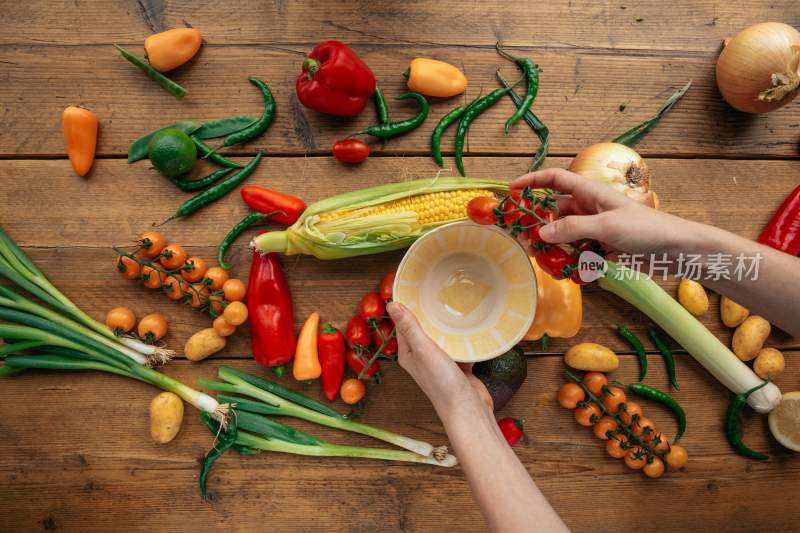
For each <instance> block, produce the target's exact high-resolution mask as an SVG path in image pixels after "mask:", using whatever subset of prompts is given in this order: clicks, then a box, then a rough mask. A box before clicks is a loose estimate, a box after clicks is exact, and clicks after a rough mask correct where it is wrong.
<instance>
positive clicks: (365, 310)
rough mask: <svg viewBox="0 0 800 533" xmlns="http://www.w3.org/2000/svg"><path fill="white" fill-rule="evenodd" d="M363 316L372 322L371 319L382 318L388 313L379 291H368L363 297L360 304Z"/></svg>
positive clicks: (359, 308)
mask: <svg viewBox="0 0 800 533" xmlns="http://www.w3.org/2000/svg"><path fill="white" fill-rule="evenodd" d="M358 310H359V314H360V315H361V318H363V319H364V320H366V321H367V323H369V322H370V320H380V319H381V318H383V317H384V316H385V315H386V304H385V303H384V301H383V299H382V298H381V295H380V294H378V293H377V292H368V293H367V294H365V295H364V297H363V298H361V304H360V305H359V306H358Z"/></svg>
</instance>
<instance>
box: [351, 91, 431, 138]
mask: <svg viewBox="0 0 800 533" xmlns="http://www.w3.org/2000/svg"><path fill="white" fill-rule="evenodd" d="M409 98H413V99H414V100H416V101H417V103H418V104H419V108H420V109H419V113H418V114H417V115H416V116H413V117H411V118H407V119H405V120H400V121H398V122H387V123H385V124H375V125H374V126H370V127H369V128H367V129H365V130H363V131H360V132H358V135H372V136H373V137H378V138H380V139H388V138H390V137H395V136H397V135H402V134H403V133H408V132H409V131H412V130H415V129H416V128H418V127H419V126H420V124H422V123H423V122H424V121H425V119H426V118H428V110H429V109H430V106H429V105H428V101H427V100H426V99H425V97H424V96H422V95H421V94H419V93H411V92H409V93H405V94H401V95H400V96H398V97H396V98H395V100H408V99H409Z"/></svg>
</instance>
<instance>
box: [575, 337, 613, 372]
mask: <svg viewBox="0 0 800 533" xmlns="http://www.w3.org/2000/svg"><path fill="white" fill-rule="evenodd" d="M564 362H565V363H566V364H567V366H571V367H572V368H575V369H578V370H590V371H595V372H611V371H612V370H616V369H617V368H619V358H618V357H617V354H615V353H614V352H612V351H611V350H609V349H608V348H606V347H605V346H603V345H601V344H595V343H593V342H582V343H580V344H576V345H575V346H573V347H571V348H570V349H569V350H568V351H567V353H566V354H564Z"/></svg>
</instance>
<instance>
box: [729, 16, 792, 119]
mask: <svg viewBox="0 0 800 533" xmlns="http://www.w3.org/2000/svg"><path fill="white" fill-rule="evenodd" d="M798 67H800V32H798V31H797V30H796V29H794V28H792V27H791V26H788V25H786V24H782V23H780V22H762V23H761V24H756V25H755V26H750V27H749V28H747V29H745V30H742V31H741V32H739V33H738V34H737V35H736V36H735V37H734V38H733V39H730V41H729V42H728V43H727V45H726V46H725V48H724V49H723V50H722V53H721V54H720V55H719V59H718V60H717V85H718V86H719V91H720V93H722V97H723V98H724V99H725V101H726V102H728V103H729V104H730V105H731V106H733V107H734V108H736V109H738V110H739V111H744V112H746V113H766V112H768V111H772V110H773V109H777V108H779V107H781V106H784V105H786V104H788V103H789V102H791V101H792V99H793V98H794V97H795V96H797V92H798V91H797V90H798V87H800V72H798Z"/></svg>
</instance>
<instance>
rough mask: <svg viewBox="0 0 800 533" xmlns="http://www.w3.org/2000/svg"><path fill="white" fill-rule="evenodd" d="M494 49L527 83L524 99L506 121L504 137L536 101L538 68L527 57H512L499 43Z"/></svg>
mask: <svg viewBox="0 0 800 533" xmlns="http://www.w3.org/2000/svg"><path fill="white" fill-rule="evenodd" d="M495 48H496V49H497V53H498V54H500V55H501V56H503V57H504V58H506V59H508V60H509V61H511V62H513V63H516V65H517V66H518V67H519V68H520V70H522V73H523V75H524V76H525V79H526V81H527V82H528V86H527V89H526V90H525V98H523V99H522V103H521V104H519V105H517V110H516V111H514V113H513V114H512V115H511V116H510V117H508V120H506V125H505V132H506V135H508V130H509V128H511V126H513V125H514V124H516V123H517V122H519V120H520V119H521V118H522V117H524V116H525V113H526V112H527V111H528V110H529V109H530V108H531V105H533V101H534V100H535V99H536V94H537V93H538V92H539V66H538V65H537V64H536V63H534V62H533V61H531V60H530V59H528V58H527V57H514V56H512V55H511V54H509V53H508V52H506V51H505V50H503V49H502V48H501V47H500V43H499V42H498V43H495Z"/></svg>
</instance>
